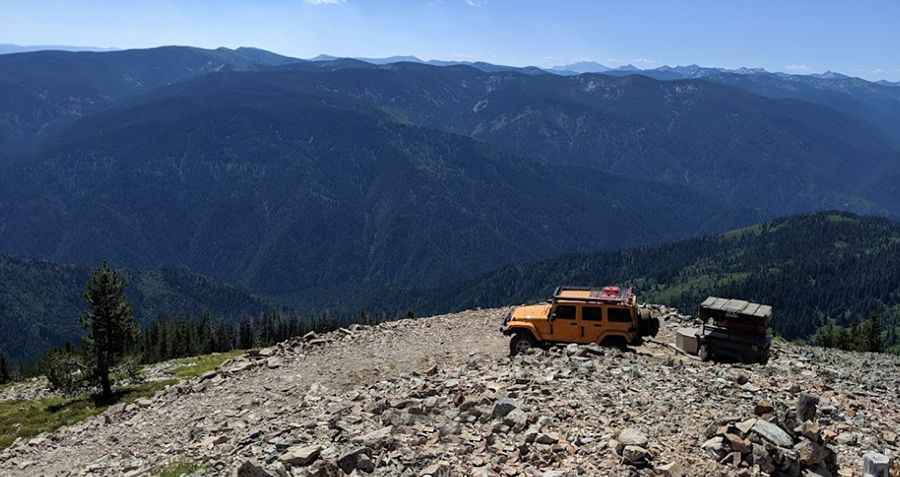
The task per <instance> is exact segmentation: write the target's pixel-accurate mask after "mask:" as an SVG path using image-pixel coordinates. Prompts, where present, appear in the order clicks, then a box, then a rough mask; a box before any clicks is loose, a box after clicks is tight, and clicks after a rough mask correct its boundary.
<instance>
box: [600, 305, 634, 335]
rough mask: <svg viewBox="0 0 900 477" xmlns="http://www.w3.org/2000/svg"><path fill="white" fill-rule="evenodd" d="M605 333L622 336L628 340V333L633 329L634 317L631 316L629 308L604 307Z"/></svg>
mask: <svg viewBox="0 0 900 477" xmlns="http://www.w3.org/2000/svg"><path fill="white" fill-rule="evenodd" d="M605 311H606V313H605V315H606V320H605V321H606V335H607V336H624V337H625V339H626V340H630V338H631V337H630V334H631V333H632V331H634V330H635V317H633V316H631V309H629V308H625V307H618V306H609V307H606V310H605Z"/></svg>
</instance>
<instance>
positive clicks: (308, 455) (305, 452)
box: [278, 445, 322, 467]
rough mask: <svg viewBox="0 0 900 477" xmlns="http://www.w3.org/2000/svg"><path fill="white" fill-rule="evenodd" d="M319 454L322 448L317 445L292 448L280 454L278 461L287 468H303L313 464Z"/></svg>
mask: <svg viewBox="0 0 900 477" xmlns="http://www.w3.org/2000/svg"><path fill="white" fill-rule="evenodd" d="M321 452H322V446H319V445H309V446H293V447H289V448H288V449H287V451H285V453H284V454H281V457H279V458H278V460H279V461H281V463H283V464H284V465H287V466H295V467H303V466H307V465H310V464H312V463H313V462H315V460H316V459H318V458H319V454H320V453H321Z"/></svg>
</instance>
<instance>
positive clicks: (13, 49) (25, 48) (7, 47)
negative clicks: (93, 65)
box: [0, 43, 117, 55]
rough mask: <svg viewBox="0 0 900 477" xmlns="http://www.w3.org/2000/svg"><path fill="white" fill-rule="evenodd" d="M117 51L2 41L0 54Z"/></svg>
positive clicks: (90, 47) (113, 49) (89, 47)
mask: <svg viewBox="0 0 900 477" xmlns="http://www.w3.org/2000/svg"><path fill="white" fill-rule="evenodd" d="M48 50H49V51H116V50H117V48H99V47H96V46H66V45H13V44H10V43H0V55H5V54H8V53H28V52H32V51H48Z"/></svg>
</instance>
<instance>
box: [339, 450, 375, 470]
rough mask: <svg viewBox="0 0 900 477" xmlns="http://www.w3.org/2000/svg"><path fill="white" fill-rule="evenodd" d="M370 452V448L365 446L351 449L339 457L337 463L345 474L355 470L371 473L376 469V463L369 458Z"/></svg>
mask: <svg viewBox="0 0 900 477" xmlns="http://www.w3.org/2000/svg"><path fill="white" fill-rule="evenodd" d="M368 452H369V451H368V449H366V448H365V447H355V448H353V449H350V450H349V451H347V452H344V453H343V454H341V456H340V457H338V460H337V465H338V467H340V468H341V470H342V471H344V473H345V474H350V473H352V472H353V471H354V470H360V471H362V472H365V473H371V472H372V471H373V470H375V464H374V463H373V462H372V460H371V459H369V456H368V455H367V454H368Z"/></svg>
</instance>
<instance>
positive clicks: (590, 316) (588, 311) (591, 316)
mask: <svg viewBox="0 0 900 477" xmlns="http://www.w3.org/2000/svg"><path fill="white" fill-rule="evenodd" d="M581 319H582V320H585V321H603V308H600V307H599V306H585V307H582V308H581Z"/></svg>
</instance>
